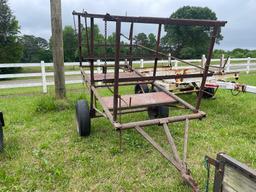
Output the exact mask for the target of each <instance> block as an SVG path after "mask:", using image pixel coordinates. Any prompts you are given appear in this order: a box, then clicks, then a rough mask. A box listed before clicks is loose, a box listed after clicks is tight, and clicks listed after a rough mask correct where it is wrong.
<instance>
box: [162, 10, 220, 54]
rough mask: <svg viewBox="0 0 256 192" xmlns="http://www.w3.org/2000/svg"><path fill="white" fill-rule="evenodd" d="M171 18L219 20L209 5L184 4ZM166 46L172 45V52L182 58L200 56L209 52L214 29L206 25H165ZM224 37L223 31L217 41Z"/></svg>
mask: <svg viewBox="0 0 256 192" xmlns="http://www.w3.org/2000/svg"><path fill="white" fill-rule="evenodd" d="M171 18H183V19H209V20H217V17H216V14H215V13H214V12H213V11H212V10H210V9H209V8H207V7H190V6H184V7H182V8H180V9H178V10H177V11H176V12H174V13H173V14H172V15H171ZM165 31H166V35H165V37H164V38H163V39H162V42H163V44H164V46H166V47H171V50H172V54H174V55H176V56H178V57H181V58H199V57H201V55H202V54H205V53H206V52H207V48H208V46H209V42H210V34H211V32H212V29H211V28H210V27H206V26H177V25H165ZM222 39H223V36H222V35H221V31H219V33H218V36H217V40H216V41H217V43H219V41H221V40H222Z"/></svg>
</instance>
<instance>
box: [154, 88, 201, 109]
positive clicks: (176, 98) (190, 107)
mask: <svg viewBox="0 0 256 192" xmlns="http://www.w3.org/2000/svg"><path fill="white" fill-rule="evenodd" d="M154 85H155V87H157V88H158V89H159V90H160V91H163V92H165V93H166V94H167V95H169V96H171V97H172V98H173V99H175V100H176V101H178V102H179V103H181V104H182V105H184V106H185V107H187V108H188V109H190V110H192V111H193V112H195V113H197V112H199V111H198V110H197V109H196V108H195V107H194V106H192V105H191V104H189V103H187V102H186V101H184V100H182V99H181V98H179V97H178V96H176V95H175V94H173V93H171V92H169V91H168V90H166V89H165V88H163V87H161V86H160V85H158V84H156V83H154Z"/></svg>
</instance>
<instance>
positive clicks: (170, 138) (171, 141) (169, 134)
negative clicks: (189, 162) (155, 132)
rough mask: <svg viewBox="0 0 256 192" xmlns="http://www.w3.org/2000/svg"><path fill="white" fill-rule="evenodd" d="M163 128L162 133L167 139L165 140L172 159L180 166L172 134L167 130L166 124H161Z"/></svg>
mask: <svg viewBox="0 0 256 192" xmlns="http://www.w3.org/2000/svg"><path fill="white" fill-rule="evenodd" d="M163 127H164V132H165V134H166V137H167V140H168V142H169V144H170V146H171V148H172V153H173V156H174V159H175V160H176V161H177V162H178V163H179V164H181V160H180V157H179V154H178V150H177V147H176V145H175V142H174V139H173V137H172V134H171V132H170V130H169V127H168V125H167V124H166V123H164V124H163Z"/></svg>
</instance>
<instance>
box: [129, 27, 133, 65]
mask: <svg viewBox="0 0 256 192" xmlns="http://www.w3.org/2000/svg"><path fill="white" fill-rule="evenodd" d="M129 39H130V47H129V54H130V58H129V65H130V66H131V67H132V60H133V58H132V48H133V44H132V40H133V23H131V26H130V34H129Z"/></svg>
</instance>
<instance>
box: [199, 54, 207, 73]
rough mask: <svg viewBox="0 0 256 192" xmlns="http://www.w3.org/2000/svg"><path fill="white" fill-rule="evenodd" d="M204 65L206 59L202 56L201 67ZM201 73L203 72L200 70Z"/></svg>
mask: <svg viewBox="0 0 256 192" xmlns="http://www.w3.org/2000/svg"><path fill="white" fill-rule="evenodd" d="M205 63H206V57H205V55H202V58H201V67H202V68H204V66H205ZM200 71H201V73H203V70H200Z"/></svg>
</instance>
